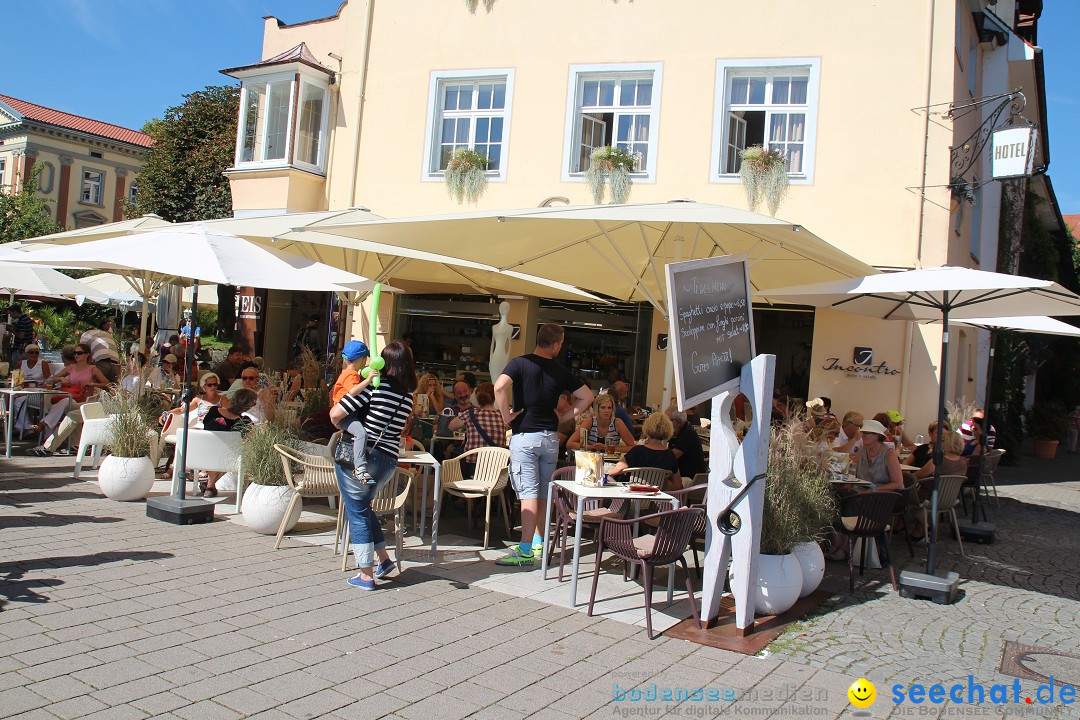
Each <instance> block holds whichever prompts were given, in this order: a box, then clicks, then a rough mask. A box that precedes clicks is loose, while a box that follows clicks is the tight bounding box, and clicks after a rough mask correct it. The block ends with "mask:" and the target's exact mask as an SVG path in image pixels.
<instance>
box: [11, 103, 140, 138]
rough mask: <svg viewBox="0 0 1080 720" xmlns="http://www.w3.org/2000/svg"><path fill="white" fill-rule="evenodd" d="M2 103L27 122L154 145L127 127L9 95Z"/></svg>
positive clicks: (136, 131)
mask: <svg viewBox="0 0 1080 720" xmlns="http://www.w3.org/2000/svg"><path fill="white" fill-rule="evenodd" d="M0 102H2V103H5V104H7V105H9V106H10V107H11V108H12V109H13V110H15V111H16V112H18V113H19V114H21V115H22V116H23V117H25V118H26V119H27V120H33V121H35V122H39V123H44V124H46V125H55V126H57V127H62V128H66V129H68V130H76V131H78V132H83V133H87V134H90V135H97V136H98V137H103V138H108V139H109V140H116V141H117V142H122V143H128V144H130V145H138V146H139V147H150V146H151V145H153V144H154V139H153V138H151V137H150V136H149V135H147V134H146V133H142V132H139V131H138V130H130V129H128V128H125V127H120V126H119V125H113V124H112V123H107V122H101V121H100V120H91V119H90V118H85V117H82V116H80V115H72V114H71V113H66V112H61V111H60V110H53V109H52V108H47V107H44V106H42V105H35V104H34V103H31V102H26V101H25V100H19V99H18V98H13V97H9V96H7V95H0Z"/></svg>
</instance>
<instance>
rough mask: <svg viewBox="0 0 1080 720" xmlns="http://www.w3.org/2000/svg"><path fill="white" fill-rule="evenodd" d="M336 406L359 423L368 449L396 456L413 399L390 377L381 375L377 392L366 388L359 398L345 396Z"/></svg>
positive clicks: (356, 396) (410, 412)
mask: <svg viewBox="0 0 1080 720" xmlns="http://www.w3.org/2000/svg"><path fill="white" fill-rule="evenodd" d="M338 406H339V407H341V409H342V410H344V411H345V412H346V413H347V415H348V417H350V418H355V419H359V420H360V422H361V423H363V425H364V429H365V430H366V431H367V436H368V447H375V448H378V449H379V450H382V451H383V452H385V453H387V454H389V455H392V456H394V457H397V456H398V448H399V447H400V445H401V435H402V433H403V432H404V431H405V423H406V422H408V420H409V416H410V415H411V414H412V408H413V399H412V395H411V394H409V393H406V392H403V391H402V389H401V386H400V384H399V383H397V382H396V381H395V380H394V379H393V378H392V377H390V376H389V375H384V376H383V377H382V384H381V385H380V386H379V389H378V390H376V389H374V388H373V387H371V386H370V385H368V386H367V387H366V388H364V390H363V392H361V393H360V394H359V395H345V396H344V397H343V398H341V400H340V401H338ZM344 424H345V423H344V422H343V423H342V425H344Z"/></svg>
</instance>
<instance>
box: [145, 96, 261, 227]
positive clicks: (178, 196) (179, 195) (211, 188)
mask: <svg viewBox="0 0 1080 720" xmlns="http://www.w3.org/2000/svg"><path fill="white" fill-rule="evenodd" d="M239 106H240V89H239V88H236V87H220V86H208V87H206V88H205V89H204V90H199V91H198V92H193V93H191V94H190V95H185V96H184V102H183V104H182V105H179V106H177V107H171V108H169V109H168V110H166V111H165V118H164V119H154V120H151V121H150V122H148V123H147V124H146V125H145V126H144V127H143V132H145V133H147V134H148V135H150V136H151V137H152V138H154V145H153V147H151V148H150V150H149V151H148V153H147V156H146V164H145V165H144V166H143V169H142V171H141V172H140V173H139V193H138V198H137V200H136V202H135V203H133V204H132V203H129V204H128V205H127V206H126V207H125V209H124V214H125V216H126V217H138V216H140V215H144V214H146V213H156V214H157V215H160V216H161V217H163V218H165V219H166V220H170V221H172V222H188V221H191V220H213V219H216V218H226V217H231V216H232V193H231V192H230V190H229V181H228V180H227V179H226V178H225V175H224V171H225V169H226V168H228V167H229V166H231V165H232V162H233V154H234V152H235V150H236V123H237V116H238V112H239Z"/></svg>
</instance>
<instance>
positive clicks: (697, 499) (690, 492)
mask: <svg viewBox="0 0 1080 720" xmlns="http://www.w3.org/2000/svg"><path fill="white" fill-rule="evenodd" d="M703 474H705V473H698V475H695V476H694V477H695V478H697V477H698V476H699V475H703ZM705 480H706V482H705V483H704V484H695V485H691V486H690V487H687V488H683V489H682V490H668V491H667V494H668V495H672V496H674V497H675V498H676V499H678V501H679V507H694V508H699V509H701V510H705V507H706V502H705V501H706V499H707V498H708V495H709V485H708V476H707V475H706V478H705ZM645 522H646V524H648V525H652V526H655V525H656V523H657V522H658V521H657V520H656V518H655V516H654V517H653V518H651V519H649V520H646V521H645ZM706 524H707V518H706V517H705V516H704V515H702V516H701V519H700V522H698V523H697V524H695V525H694V531H693V532H692V533H691V534H690V551H691V552H692V553H693V555H694V569H695V570H696V571H697V572H696V574H697V576H698V577H701V560H700V559H699V558H698V548H697V541H698V540H701V541H702V542H704V541H705V526H706Z"/></svg>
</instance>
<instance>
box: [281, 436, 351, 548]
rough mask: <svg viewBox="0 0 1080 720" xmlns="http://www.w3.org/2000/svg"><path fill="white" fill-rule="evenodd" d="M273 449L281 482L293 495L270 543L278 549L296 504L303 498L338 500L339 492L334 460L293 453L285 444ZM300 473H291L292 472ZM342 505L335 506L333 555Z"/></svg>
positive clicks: (321, 455)
mask: <svg viewBox="0 0 1080 720" xmlns="http://www.w3.org/2000/svg"><path fill="white" fill-rule="evenodd" d="M274 450H275V451H276V452H277V454H278V455H279V456H280V457H281V467H282V468H283V469H284V471H285V482H287V483H288V484H289V487H290V488H292V490H293V494H292V497H291V498H290V499H289V507H288V508H286V510H285V515H284V516H282V518H281V525H280V526H279V527H278V531H277V538H276V539H275V540H274V549H275V550H277V549H278V548H279V547H280V546H281V538H282V537H283V536H284V535H285V527H286V526H287V525H288V523H289V517H290V516H291V515H292V512H293V508H294V507H296V505H297V503H303V501H304V498H327V499H328V500H329V499H330V498H339V497H340V496H341V490H340V489H339V488H338V482H337V475H335V474H334V461H333V459H332V458H329V457H326V456H325V455H323V454H321V453H318V454H316V453H307V452H303V451H301V450H295V449H293V448H291V447H289V446H288V445H280V444H277V445H274ZM295 468H299V469H300V472H296V473H295V474H294V472H293V471H294V469H295ZM344 506H345V503H341V502H339V503H338V512H337V524H336V525H335V527H334V554H335V555H336V554H337V550H338V546H337V541H338V538H339V537H340V536H341V523H342V517H343V512H344Z"/></svg>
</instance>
